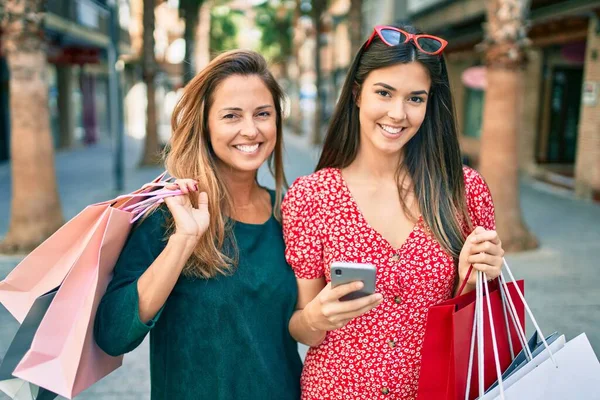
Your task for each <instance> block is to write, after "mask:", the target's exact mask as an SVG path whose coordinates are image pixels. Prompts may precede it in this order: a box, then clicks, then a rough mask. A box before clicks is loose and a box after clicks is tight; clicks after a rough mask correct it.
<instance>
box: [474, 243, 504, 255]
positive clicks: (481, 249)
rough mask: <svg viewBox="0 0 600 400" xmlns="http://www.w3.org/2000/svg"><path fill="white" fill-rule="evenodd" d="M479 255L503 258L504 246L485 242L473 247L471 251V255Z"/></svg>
mask: <svg viewBox="0 0 600 400" xmlns="http://www.w3.org/2000/svg"><path fill="white" fill-rule="evenodd" d="M479 253H487V254H490V255H492V256H496V257H503V256H504V250H503V249H502V246H500V245H499V244H494V243H492V242H483V243H478V244H475V245H471V248H470V249H469V254H472V255H473V254H479Z"/></svg>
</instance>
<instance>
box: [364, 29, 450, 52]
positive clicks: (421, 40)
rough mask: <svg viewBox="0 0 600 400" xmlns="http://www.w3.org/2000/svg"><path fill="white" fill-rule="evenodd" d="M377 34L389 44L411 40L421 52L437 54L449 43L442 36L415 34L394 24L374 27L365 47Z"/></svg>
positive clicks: (395, 44) (396, 44) (394, 44)
mask: <svg viewBox="0 0 600 400" xmlns="http://www.w3.org/2000/svg"><path fill="white" fill-rule="evenodd" d="M375 35H377V36H379V38H380V39H381V41H382V42H383V43H385V44H387V45H388V46H398V45H399V44H404V43H408V42H410V41H411V40H412V41H413V43H414V44H415V46H416V47H417V49H419V50H421V52H423V53H425V54H431V55H437V54H440V53H441V52H442V51H443V50H444V48H446V46H447V45H448V42H447V41H445V40H444V39H442V38H439V37H437V36H432V35H424V34H423V35H421V34H419V35H415V34H413V33H408V32H406V31H403V30H402V29H398V28H396V27H394V26H385V25H377V26H376V27H375V29H373V33H372V34H371V37H370V38H369V40H367V43H366V44H365V49H366V48H367V47H369V45H370V44H371V42H372V41H373V39H375Z"/></svg>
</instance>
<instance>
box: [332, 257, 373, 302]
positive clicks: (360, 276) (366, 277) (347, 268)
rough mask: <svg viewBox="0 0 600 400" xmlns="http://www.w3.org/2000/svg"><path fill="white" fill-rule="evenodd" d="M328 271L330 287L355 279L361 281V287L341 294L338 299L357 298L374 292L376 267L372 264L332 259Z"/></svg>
mask: <svg viewBox="0 0 600 400" xmlns="http://www.w3.org/2000/svg"><path fill="white" fill-rule="evenodd" d="M330 272H331V287H332V288H335V287H338V286H340V285H343V284H345V283H350V282H355V281H360V282H362V283H363V287H362V289H360V290H357V291H355V292H352V293H349V294H347V295H345V296H343V297H342V298H340V301H347V300H354V299H359V298H361V297H365V296H368V295H370V294H373V293H375V280H376V278H377V269H376V268H375V266H374V265H373V264H362V263H349V262H342V261H334V262H333V263H331V267H330Z"/></svg>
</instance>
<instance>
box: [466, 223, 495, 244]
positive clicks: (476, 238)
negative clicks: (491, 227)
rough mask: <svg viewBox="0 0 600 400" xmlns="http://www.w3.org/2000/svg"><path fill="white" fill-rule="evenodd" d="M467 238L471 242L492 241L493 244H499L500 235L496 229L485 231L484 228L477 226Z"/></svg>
mask: <svg viewBox="0 0 600 400" xmlns="http://www.w3.org/2000/svg"><path fill="white" fill-rule="evenodd" d="M469 236H470V238H469V240H470V241H471V243H474V244H476V243H481V242H486V241H487V242H492V243H494V244H500V237H499V236H498V233H497V232H496V231H486V230H485V229H484V228H482V227H480V226H478V227H477V228H475V230H474V231H473V233H471V235H469Z"/></svg>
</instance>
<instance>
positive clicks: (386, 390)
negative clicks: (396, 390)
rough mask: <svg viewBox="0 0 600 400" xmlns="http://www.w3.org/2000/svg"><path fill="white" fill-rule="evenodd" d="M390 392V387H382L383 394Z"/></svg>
mask: <svg viewBox="0 0 600 400" xmlns="http://www.w3.org/2000/svg"><path fill="white" fill-rule="evenodd" d="M389 393H390V389H388V388H386V387H382V388H381V394H389Z"/></svg>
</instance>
